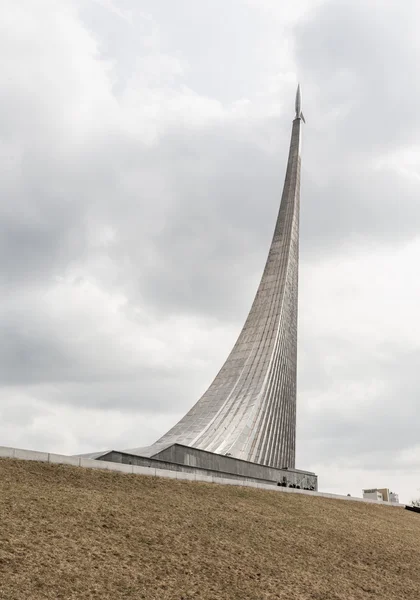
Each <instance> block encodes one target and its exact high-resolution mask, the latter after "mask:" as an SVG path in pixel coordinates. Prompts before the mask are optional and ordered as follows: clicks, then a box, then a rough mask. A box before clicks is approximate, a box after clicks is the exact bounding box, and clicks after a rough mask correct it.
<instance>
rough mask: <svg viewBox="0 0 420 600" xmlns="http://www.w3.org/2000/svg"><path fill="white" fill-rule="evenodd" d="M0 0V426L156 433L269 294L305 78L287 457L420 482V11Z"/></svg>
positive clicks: (206, 380) (63, 432)
mask: <svg viewBox="0 0 420 600" xmlns="http://www.w3.org/2000/svg"><path fill="white" fill-rule="evenodd" d="M401 7H402V5H401V2H400V0H380V1H379V0H377V1H374V0H324V1H322V0H319V1H318V0H317V1H315V0H307V1H306V2H305V1H298V0H290V1H289V0H282V1H281V2H279V0H211V2H210V1H206V0H202V1H197V0H176V1H174V0H60V2H57V0H36V1H34V0H3V2H2V6H1V9H0V12H1V18H0V171H1V176H0V199H1V201H0V285H1V295H0V444H1V445H10V446H15V447H23V448H31V449H38V450H49V451H55V452H60V453H65V454H67V453H68V454H70V453H79V452H88V451H91V450H92V451H94V450H101V449H108V448H127V447H128V448H129V447H135V446H142V445H146V444H148V443H151V442H153V441H155V439H156V438H157V437H159V436H160V435H161V434H162V433H164V432H165V431H166V430H167V429H168V428H169V427H170V426H171V425H173V424H174V423H175V422H176V421H177V420H178V419H179V418H180V417H181V416H182V415H183V414H184V413H185V412H186V411H187V410H188V409H189V408H190V407H191V406H192V405H193V404H194V403H195V401H196V400H197V399H198V398H199V396H200V395H201V394H202V393H203V392H204V391H205V389H206V388H207V386H208V385H209V384H210V382H211V380H212V378H213V377H214V376H215V374H216V373H217V371H218V370H219V368H220V366H221V364H222V362H223V361H224V360H225V358H226V356H227V355H228V353H229V351H230V349H231V346H232V345H233V343H234V341H235V339H236V336H237V335H238V333H239V331H240V329H241V326H242V324H243V322H244V319H245V317H246V315H247V312H248V310H249V308H250V305H251V302H252V300H253V296H254V294H255V291H256V288H257V285H258V282H259V278H260V276H261V273H262V269H263V266H264V262H265V259H266V255H267V252H268V248H269V244H270V241H271V236H272V232H273V228H274V223H275V219H276V215H277V210H278V205H279V201H280V196H281V191H282V186H283V179H284V172H285V164H286V156H287V151H288V143H289V136H290V130H291V121H292V118H293V116H294V95H295V89H296V85H297V82H298V80H299V81H300V82H301V85H302V93H303V111H304V113H305V117H306V120H307V125H306V127H305V128H304V131H303V136H304V138H303V163H302V188H301V266H300V290H299V292H300V298H299V364H298V371H299V373H298V456H297V466H298V467H299V468H302V469H308V470H313V471H316V472H317V473H318V475H319V485H320V489H321V490H323V491H332V492H335V493H344V494H346V493H351V494H352V495H361V489H362V488H363V487H376V486H378V487H390V488H391V489H392V490H393V491H396V492H399V493H400V497H401V499H402V500H403V501H406V502H409V501H410V500H411V499H412V498H413V497H415V496H418V495H420V491H419V488H420V410H419V405H420V402H419V399H420V318H419V313H420V276H419V267H418V265H419V263H420V201H419V199H420V116H419V115H420V112H419V110H418V107H419V105H420V75H419V70H418V65H419V63H420V38H419V37H418V22H419V19H420V6H419V4H418V2H416V1H415V0H412V1H410V0H406V1H405V2H404V9H403V10H402V8H401Z"/></svg>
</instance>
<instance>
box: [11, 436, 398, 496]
mask: <svg viewBox="0 0 420 600" xmlns="http://www.w3.org/2000/svg"><path fill="white" fill-rule="evenodd" d="M0 458H15V459H19V460H34V461H38V462H48V463H52V464H56V465H71V466H73V467H84V468H85V469H101V470H105V471H118V472H120V473H131V474H134V475H148V476H151V477H166V478H168V479H180V480H184V481H202V482H205V483H219V484H221V485H237V486H243V487H252V488H258V489H264V490H270V491H272V492H282V493H286V494H306V495H308V496H320V497H322V498H334V499H335V500H350V501H354V502H365V503H367V504H380V505H382V506H383V505H385V506H392V507H394V508H405V504H397V503H395V502H383V501H381V500H370V499H365V498H356V497H354V496H340V495H339V494H326V493H323V492H311V491H309V490H298V489H297V488H287V487H281V486H275V485H270V484H267V483H256V482H254V481H246V480H245V479H243V480H238V479H229V478H222V477H214V476H210V475H201V474H200V473H183V472H182V471H169V470H166V469H156V468H154V467H141V466H137V465H126V464H121V463H114V462H107V461H101V460H94V459H91V458H83V457H80V456H64V455H61V454H52V453H50V452H37V451H35V450H23V449H21V448H9V447H6V446H0Z"/></svg>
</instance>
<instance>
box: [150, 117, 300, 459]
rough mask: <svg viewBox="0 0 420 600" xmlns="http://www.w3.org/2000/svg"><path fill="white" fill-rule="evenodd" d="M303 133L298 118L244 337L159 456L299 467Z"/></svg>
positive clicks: (166, 437) (164, 441) (170, 433)
mask: <svg viewBox="0 0 420 600" xmlns="http://www.w3.org/2000/svg"><path fill="white" fill-rule="evenodd" d="M300 128H301V119H300V118H296V119H295V120H294V121H293V129H292V139H291V144H290V152H289V158H288V164H287V171H286V178H285V183H284V189H283V195H282V199H281V204H280V210H279V214H278V218H277V223H276V228H275V231H274V236H273V241H272V243H271V247H270V251H269V254H268V258H267V263H266V265H265V269H264V273H263V276H262V279H261V283H260V285H259V287H258V291H257V294H256V296H255V300H254V302H253V305H252V307H251V310H250V313H249V315H248V318H247V320H246V322H245V325H244V327H243V329H242V332H241V334H240V335H239V338H238V340H237V342H236V344H235V346H234V348H233V350H232V352H231V353H230V355H229V357H228V359H227V360H226V362H225V364H224V365H223V367H222V368H221V370H220V372H219V373H218V375H217V376H216V378H215V380H214V381H213V383H212V384H211V386H210V387H209V389H208V390H207V391H206V393H205V394H204V395H203V396H202V397H201V398H200V400H199V401H198V402H197V404H195V406H193V408H192V409H191V410H190V411H189V412H188V413H187V414H186V415H185V417H184V418H183V419H181V421H179V423H177V425H175V426H174V427H173V428H172V429H171V430H170V431H168V433H166V434H165V435H164V436H163V437H162V438H160V439H159V440H158V441H157V442H156V444H154V445H153V447H156V451H158V448H159V447H162V446H166V445H168V444H172V443H178V444H184V445H189V446H194V447H196V448H201V449H203V450H208V451H210V452H216V453H222V454H231V455H232V456H234V457H236V458H241V459H243V460H248V461H252V462H256V463H260V464H264V465H269V466H272V467H277V468H282V467H289V468H292V467H294V466H295V440H296V358H297V356H296V352H297V348H296V346H297V301H298V262H299V196H300Z"/></svg>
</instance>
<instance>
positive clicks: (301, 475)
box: [97, 444, 318, 491]
mask: <svg viewBox="0 0 420 600" xmlns="http://www.w3.org/2000/svg"><path fill="white" fill-rule="evenodd" d="M97 460H104V461H108V462H115V463H121V464H128V465H137V466H143V467H154V468H155V469H166V470H169V471H182V472H184V473H195V472H198V473H200V474H202V475H212V476H214V477H221V478H227V479H242V480H244V479H245V480H247V481H255V482H257V483H268V484H272V485H275V486H279V485H280V486H284V487H291V488H297V489H302V490H312V491H318V477H317V475H315V473H312V472H309V471H301V470H299V469H287V468H284V469H275V468H274V467H267V466H265V465H259V464H257V463H252V462H247V461H245V460H240V459H238V458H234V457H233V456H225V455H222V454H215V453H214V452H207V451H206V450H200V449H199V448H192V447H191V446H183V445H181V444H172V445H170V446H168V447H166V448H165V449H163V450H161V451H160V452H158V453H157V454H155V455H154V456H139V455H137V454H130V453H129V452H121V451H118V450H111V451H109V452H106V453H103V454H101V455H100V456H98V457H97Z"/></svg>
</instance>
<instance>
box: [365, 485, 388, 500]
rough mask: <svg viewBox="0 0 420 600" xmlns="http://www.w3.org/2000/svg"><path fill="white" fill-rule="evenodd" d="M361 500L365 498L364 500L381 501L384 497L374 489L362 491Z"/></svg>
mask: <svg viewBox="0 0 420 600" xmlns="http://www.w3.org/2000/svg"><path fill="white" fill-rule="evenodd" d="M363 498H365V499H366V500H383V499H384V497H383V496H382V493H381V492H380V491H379V490H377V489H376V488H375V489H372V490H363Z"/></svg>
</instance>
